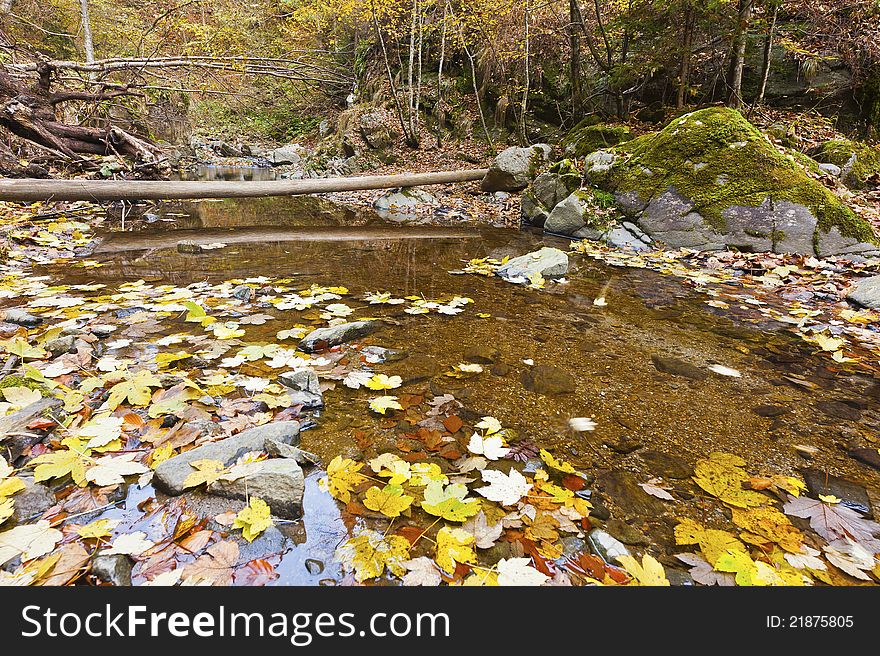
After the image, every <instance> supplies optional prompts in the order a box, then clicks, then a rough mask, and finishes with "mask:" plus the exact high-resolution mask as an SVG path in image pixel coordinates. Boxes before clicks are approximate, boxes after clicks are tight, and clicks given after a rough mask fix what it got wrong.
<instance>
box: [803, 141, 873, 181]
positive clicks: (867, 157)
mask: <svg viewBox="0 0 880 656" xmlns="http://www.w3.org/2000/svg"><path fill="white" fill-rule="evenodd" d="M813 159H815V160H816V161H817V162H822V163H824V164H834V165H835V166H837V167H838V168H840V177H841V179H842V180H843V182H844V184H845V185H846V186H848V187H850V188H852V189H863V188H864V187H865V186H867V185H868V184H869V183H870V182H871V181H872V180H873V181H875V182H878V183H880V147H878V146H869V145H867V144H863V143H859V142H857V141H850V140H849V139H833V140H831V141H826V142H825V143H824V144H822V145H821V146H820V147H819V150H818V152H817V153H816V154H815V155H814V156H813Z"/></svg>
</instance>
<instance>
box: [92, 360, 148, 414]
mask: <svg viewBox="0 0 880 656" xmlns="http://www.w3.org/2000/svg"><path fill="white" fill-rule="evenodd" d="M161 386H162V383H160V382H159V379H158V378H156V376H154V375H153V374H152V373H151V372H150V371H147V370H146V369H141V370H140V371H138V372H137V373H136V374H135V375H134V376H133V377H132V378H131V379H129V380H123V381H122V382H121V383H117V384H116V385H114V386H113V387H111V388H110V395H109V396H108V397H107V400H106V401H105V402H104V405H105V406H106V407H107V409H109V410H115V409H116V408H118V407H119V404H120V403H122V402H123V401H128V403H129V405H133V406H145V405H147V404H149V402H150V398H151V397H152V395H153V393H152V391H151V388H153V387H161Z"/></svg>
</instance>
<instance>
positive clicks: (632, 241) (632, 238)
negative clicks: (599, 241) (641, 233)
mask: <svg viewBox="0 0 880 656" xmlns="http://www.w3.org/2000/svg"><path fill="white" fill-rule="evenodd" d="M605 241H606V243H608V244H609V245H611V246H614V247H615V248H630V249H632V250H634V251H646V250H649V247H648V245H647V244H646V243H645V242H643V241H642V240H641V239H639V238H638V237H637V236H636V235H634V234H632V233H631V232H630V231H629V230H627V229H626V228H623V227H620V228H613V229H611V230H609V231H608V232H606V233H605Z"/></svg>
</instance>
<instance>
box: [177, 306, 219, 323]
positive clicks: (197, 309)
mask: <svg viewBox="0 0 880 656" xmlns="http://www.w3.org/2000/svg"><path fill="white" fill-rule="evenodd" d="M181 305H183V307H185V308H186V309H187V310H189V311H188V312H187V314H186V317H185V318H184V321H187V322H189V323H198V324H201V325H202V327H207V326H210V325H211V324H212V323H214V322H215V321H217V320H216V319H215V318H214V317H210V316H208V313H207V312H206V311H205V308H203V307H202V306H201V305H199V304H198V303H194V302H193V301H184V302H183V303H181Z"/></svg>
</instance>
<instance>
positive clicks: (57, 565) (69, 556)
mask: <svg viewBox="0 0 880 656" xmlns="http://www.w3.org/2000/svg"><path fill="white" fill-rule="evenodd" d="M50 558H51V559H52V567H51V570H48V569H47V571H46V574H45V578H44V576H38V577H37V580H38V582H39V585H67V584H68V583H70V582H71V581H72V580H73V579H75V578H76V577H77V576H78V575H79V574H80V573H81V572H82V571H83V569H84V567H85V565H86V564H87V563H88V562H89V559H90V558H91V554H90V553H89V552H88V551H86V550H85V548H84V547H83V546H82V544H80V543H79V542H70V543H68V544H65V545H63V546H62V547H61V548H60V549H58V551H57V552H56V553H55V554H53V555H52V556H51V557H50Z"/></svg>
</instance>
